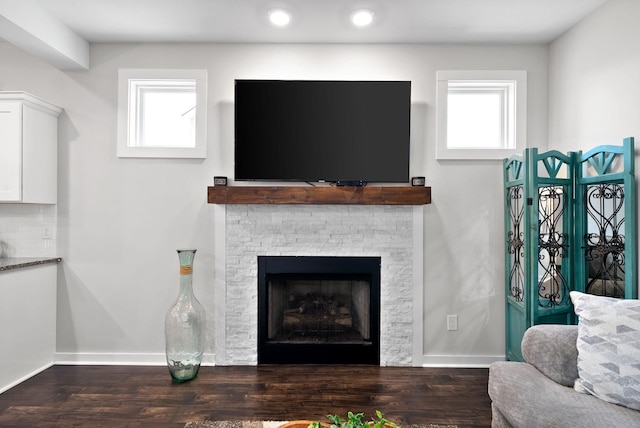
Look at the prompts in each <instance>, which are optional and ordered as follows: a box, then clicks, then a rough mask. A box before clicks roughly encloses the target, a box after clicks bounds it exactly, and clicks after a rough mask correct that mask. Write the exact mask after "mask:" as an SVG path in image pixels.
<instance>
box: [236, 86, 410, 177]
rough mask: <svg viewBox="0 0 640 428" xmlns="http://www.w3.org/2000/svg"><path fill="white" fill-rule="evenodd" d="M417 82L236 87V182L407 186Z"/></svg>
mask: <svg viewBox="0 0 640 428" xmlns="http://www.w3.org/2000/svg"><path fill="white" fill-rule="evenodd" d="M410 116H411V82H409V81H318V80H313V81H311V80H236V81H235V171H234V172H235V179H236V180H254V181H274V180H275V181H307V182H339V181H346V182H351V181H363V182H366V183H371V182H377V183H407V182H408V181H409V137H410Z"/></svg>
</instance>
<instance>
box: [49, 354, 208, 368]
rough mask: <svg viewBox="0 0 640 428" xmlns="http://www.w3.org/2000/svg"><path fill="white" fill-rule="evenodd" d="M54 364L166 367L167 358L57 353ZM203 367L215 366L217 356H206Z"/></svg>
mask: <svg viewBox="0 0 640 428" xmlns="http://www.w3.org/2000/svg"><path fill="white" fill-rule="evenodd" d="M54 363H55V364H57V365H76V366H83V365H87V366H118V365H120V366H164V365H166V364H167V358H166V355H165V354H164V353H158V354H131V353H109V354H101V353H89V352H57V353H56V354H55V358H54ZM202 365H203V366H214V365H215V355H214V354H204V355H203V357H202Z"/></svg>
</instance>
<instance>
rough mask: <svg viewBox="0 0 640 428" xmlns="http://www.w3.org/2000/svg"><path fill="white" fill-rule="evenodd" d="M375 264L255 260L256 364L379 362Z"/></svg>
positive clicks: (310, 258) (303, 259) (377, 270)
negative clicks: (256, 287) (256, 275)
mask: <svg viewBox="0 0 640 428" xmlns="http://www.w3.org/2000/svg"><path fill="white" fill-rule="evenodd" d="M380 263H381V259H380V257H325V256H258V363H259V364H285V363H297V364H319V363H322V364H376V365H378V364H380Z"/></svg>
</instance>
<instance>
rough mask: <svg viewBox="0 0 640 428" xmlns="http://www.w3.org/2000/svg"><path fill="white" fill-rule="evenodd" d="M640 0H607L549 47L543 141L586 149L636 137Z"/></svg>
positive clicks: (639, 130) (639, 111) (639, 112)
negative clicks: (546, 120) (546, 134)
mask: <svg viewBox="0 0 640 428" xmlns="http://www.w3.org/2000/svg"><path fill="white" fill-rule="evenodd" d="M638 20H640V2H638V1H637V0H609V1H608V2H606V3H605V4H604V5H603V6H602V7H601V8H600V9H598V10H597V11H596V12H595V13H593V14H592V15H591V16H589V17H588V18H586V19H585V20H583V21H582V22H581V23H579V24H578V25H577V26H575V27H574V28H573V29H572V30H570V31H569V32H567V33H565V34H564V35H563V36H562V37H560V38H558V39H557V40H555V41H554V42H553V43H552V44H551V45H550V50H549V94H550V95H549V142H550V146H551V147H554V148H557V149H558V150H561V151H569V150H578V149H583V150H588V149H590V148H592V147H593V146H596V145H599V144H621V143H622V139H623V138H625V137H630V136H635V137H636V138H638V137H640V102H638V100H640V51H639V50H638V40H640V26H639V25H638Z"/></svg>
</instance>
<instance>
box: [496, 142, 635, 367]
mask: <svg viewBox="0 0 640 428" xmlns="http://www.w3.org/2000/svg"><path fill="white" fill-rule="evenodd" d="M633 146H634V144H633V138H628V139H625V140H624V142H623V145H622V146H619V147H618V146H601V147H598V148H596V149H593V150H591V151H589V152H588V153H586V154H584V155H583V154H582V153H581V152H578V153H574V152H570V153H568V154H566V155H565V154H562V153H560V152H558V151H555V150H552V151H548V152H545V153H539V152H538V149H536V148H530V149H526V150H525V151H524V155H523V156H513V157H511V158H509V159H505V160H504V163H503V168H504V190H505V192H504V193H505V237H506V243H505V244H506V245H505V295H506V354H507V359H509V360H518V361H521V360H522V354H521V352H520V342H521V340H522V336H523V335H524V332H525V330H526V329H527V328H529V327H531V326H532V325H535V324H544V323H552V324H571V323H574V322H575V317H574V313H573V307H572V305H571V301H570V299H569V291H571V290H580V291H585V292H587V293H592V294H602V295H608V296H614V297H625V298H636V297H637V285H636V279H637V278H636V274H635V271H636V269H635V266H636V256H635V255H636V239H635V236H636V230H635V179H634V164H633V161H634V151H633V150H634V148H633Z"/></svg>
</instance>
